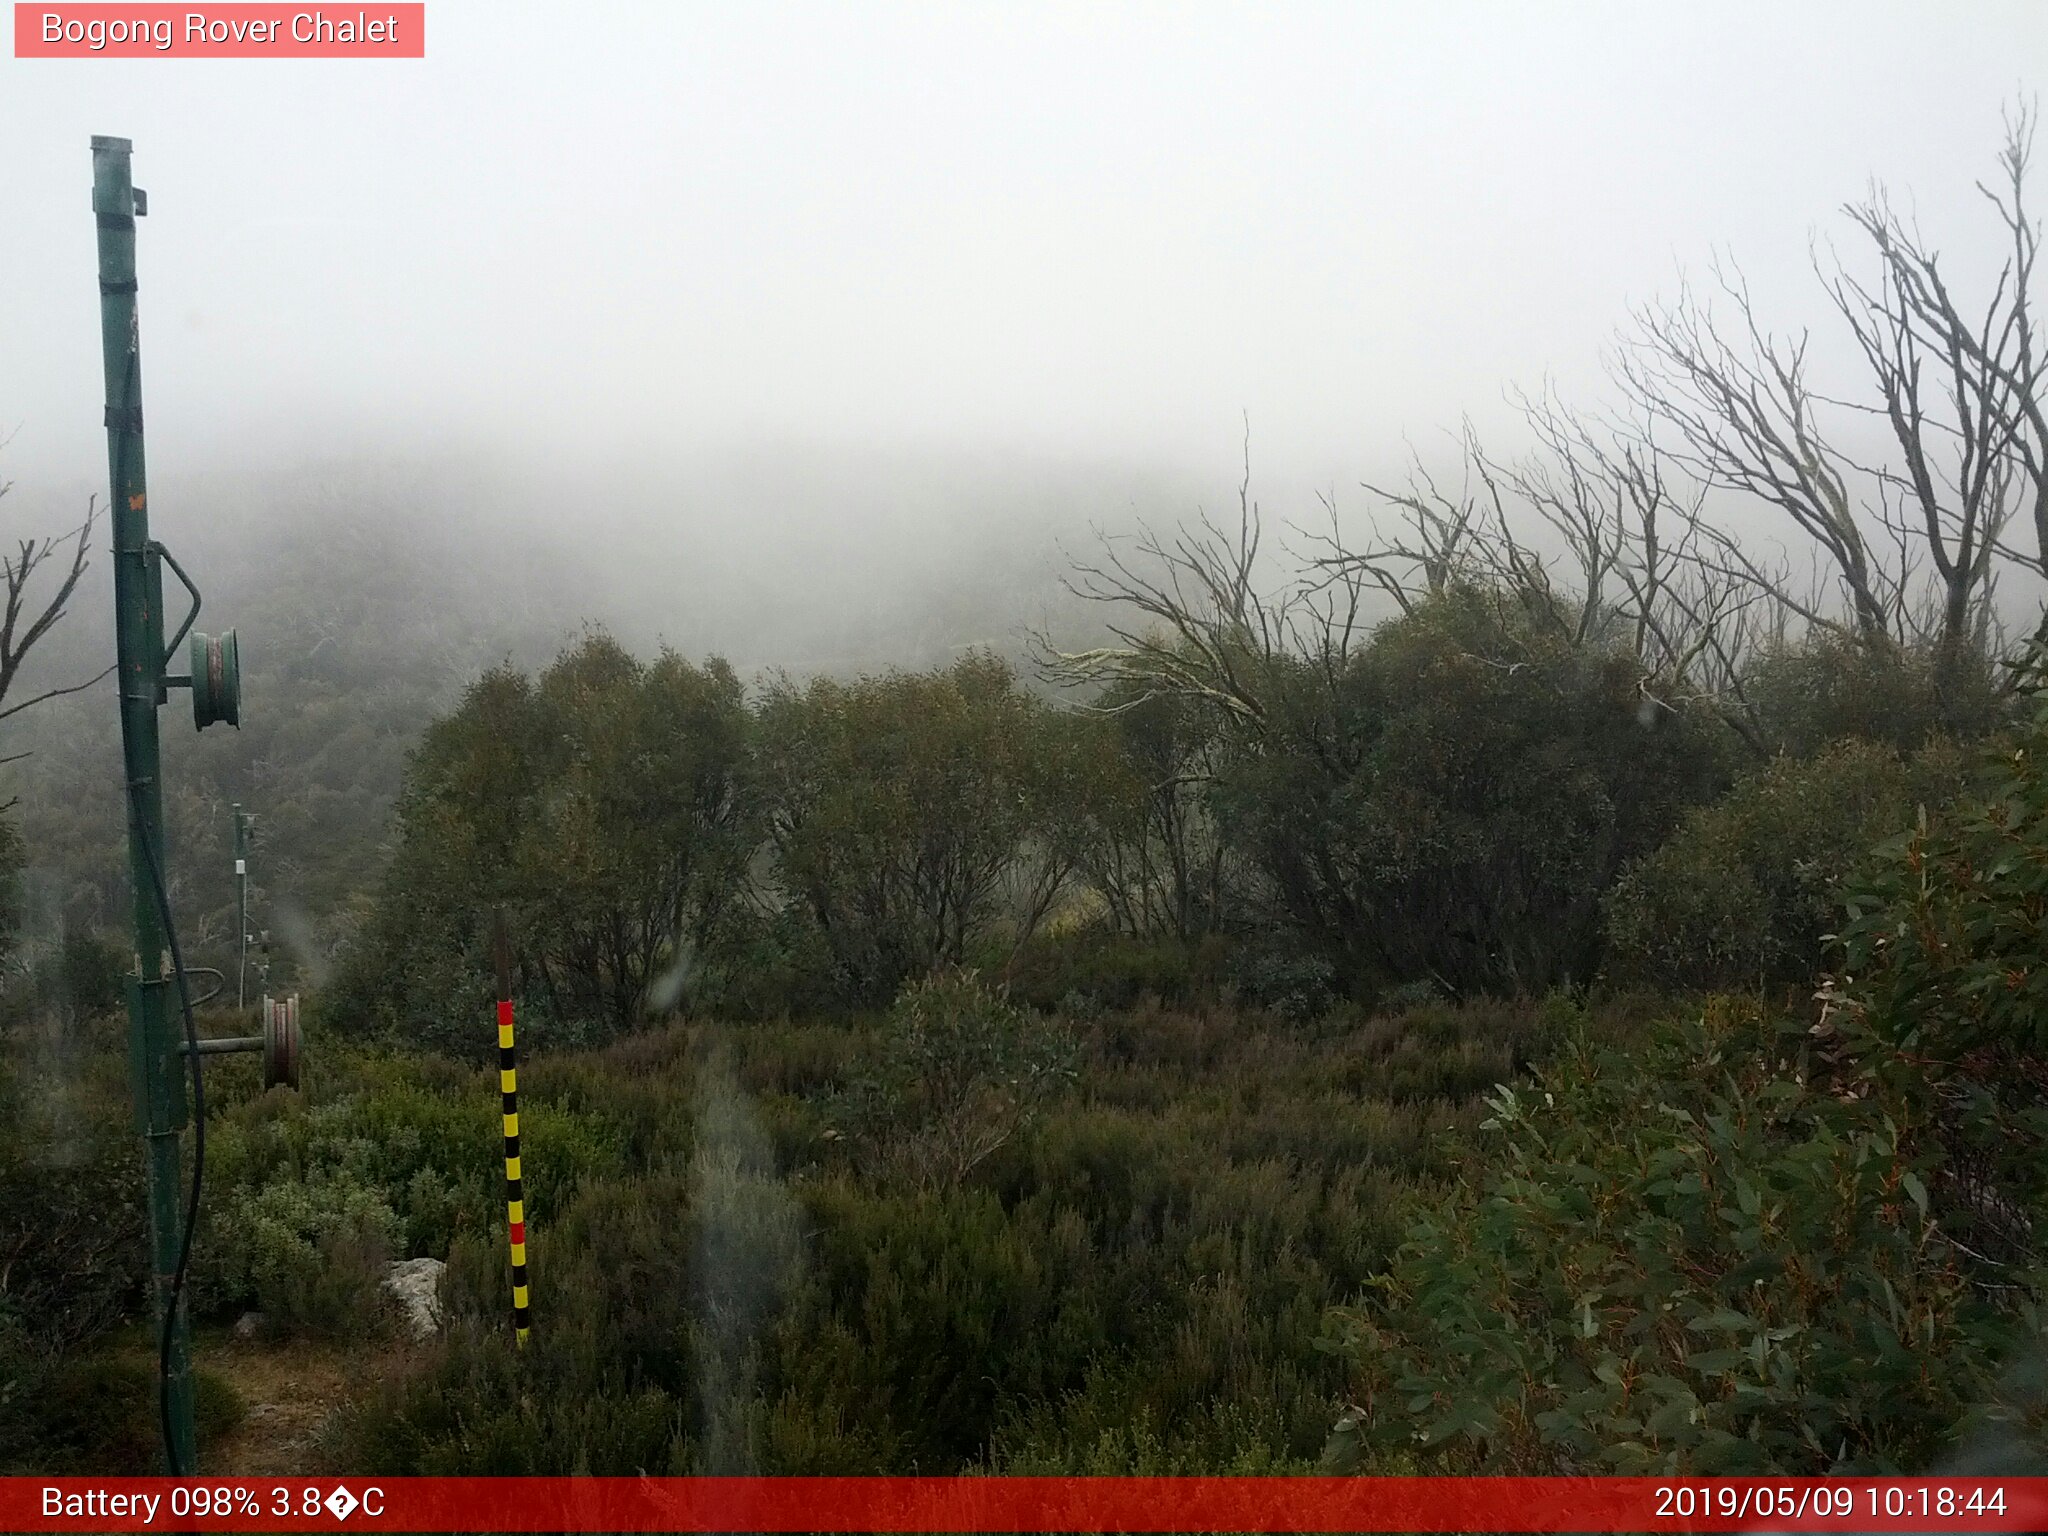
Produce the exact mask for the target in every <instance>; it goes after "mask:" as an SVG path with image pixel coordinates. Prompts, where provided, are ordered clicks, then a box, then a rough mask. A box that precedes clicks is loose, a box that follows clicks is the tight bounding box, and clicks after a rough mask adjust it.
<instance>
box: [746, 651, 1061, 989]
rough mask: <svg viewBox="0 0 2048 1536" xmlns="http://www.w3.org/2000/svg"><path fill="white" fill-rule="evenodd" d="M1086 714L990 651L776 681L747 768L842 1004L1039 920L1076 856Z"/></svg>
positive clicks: (1011, 936)
mask: <svg viewBox="0 0 2048 1536" xmlns="http://www.w3.org/2000/svg"><path fill="white" fill-rule="evenodd" d="M1085 726H1086V722H1082V721H1077V720H1074V719H1072V718H1071V717H1067V716H1062V715H1060V714H1058V713H1056V712H1055V711H1054V710H1053V709H1052V708H1051V707H1050V706H1048V705H1046V704H1045V703H1044V702H1043V701H1041V700H1039V699H1038V698H1036V697H1035V696H1033V695H1032V694H1030V693H1027V692H1026V691H1024V690H1023V689H1022V688H1021V687H1019V686H1018V683H1017V680H1016V677H1015V675H1014V674H1013V673H1012V672H1011V670H1010V668H1009V666H1008V665H1007V664H1006V663H1004V662H1002V661H1000V660H998V659H997V658H995V657H994V656H991V655H987V654H974V655H970V656H967V657H965V658H963V659H962V660H961V661H959V662H958V663H956V664H955V665H954V666H953V667H951V668H949V669H947V670H946V671H943V672H931V673H921V674H912V673H904V672H892V673H889V674H887V675H886V676H882V677H865V678H861V679H859V680H858V681H856V682H853V683H839V682H835V681H832V680H830V679H825V678H819V679H814V680H813V681H812V682H811V683H810V684H809V685H808V686H806V687H804V688H801V689H799V688H797V687H796V686H795V685H793V684H790V683H786V682H785V683H783V684H780V685H778V686H777V687H775V688H774V689H772V690H771V691H770V693H769V695H768V697H767V699H766V700H765V701H764V702H763V704H762V706H761V709H760V712H759V738H758V744H757V749H756V753H755V764H756V768H755V772H756V775H757V786H758V788H757V793H758V794H759V796H760V800H761V804H762V807H763V811H764V813H765V815H766V818H767V828H768V837H769V844H770V848H771V852H772V855H773V860H774V869H775V876H776V879H777V882H778V883H779V886H780V888H781V891H782V893H783V895H784V896H785V897H786V899H787V900H789V901H790V902H793V903H795V904H797V905H798V906H800V907H801V908H802V910H803V911H804V912H805V913H806V914H807V915H808V917H809V918H810V919H811V920H812V921H813V922H814V923H815V924H816V927H817V930H818V932H819V933H820V934H821V935H822V936H823V938H824V941H825V943H826V944H827V946H828V947H829V949H830V952H831V955H832V957H833V961H834V965H835V967H836V971H837V977H836V979H837V981H838V983H839V985H840V986H841V988H842V989H843V991H844V993H845V995H846V996H847V997H848V998H849V999H851V1000H854V1001H857V1002H867V1003H875V1002H880V1001H882V1000H885V999H887V998H888V997H890V996H892V995H893V994H894V993H895V991H896V988H897V987H898V986H899V985H900V984H901V983H902V981H903V980H904V979H905V978H907V977H909V976H912V975H915V974H918V973H920V972H923V971H929V970H932V969H934V968H936V967H939V966H945V965H959V964H962V963H963V962H965V961H967V960H968V959H970V958H971V957H972V956H974V955H975V954H977V953H978V952H979V951H981V950H982V949H983V948H984V947H986V946H988V945H989V944H991V943H997V942H1003V941H1007V944H1008V947H1011V948H1014V946H1015V944H1016V942H1018V941H1019V940H1021V939H1023V938H1026V937H1028V936H1029V935H1030V933H1031V932H1032V930H1033V929H1035V928H1036V927H1037V925H1038V924H1039V923H1040V922H1041V921H1042V920H1043V919H1044V917H1045V915H1046V913H1047V912H1048V911H1049V910H1050V909H1051V907H1052V904H1053V902H1054V900H1055V899H1056V898H1057V897H1058V895H1059V894H1060V891H1061V889H1062V888H1063V886H1064V885H1065V884H1066V882H1067V879H1068V876H1069V874H1070V873H1071V872H1072V870H1073V869H1074V867H1075V865H1076V863H1077V862H1078V860H1079V857H1080V831H1079V820H1078V814H1077V811H1076V807H1077V804H1078V803H1079V800H1080V789H1081V787H1082V786H1085V784H1086V783H1087V782H1088V781H1089V769H1090V765H1091V762H1092V761H1093V760H1092V759H1091V758H1090V757H1089V756H1087V755H1086V754H1085V753H1083V752H1079V751H1077V750H1076V747H1077V744H1078V742H1079V739H1080V737H1081V735H1082V734H1083V733H1084V731H1085Z"/></svg>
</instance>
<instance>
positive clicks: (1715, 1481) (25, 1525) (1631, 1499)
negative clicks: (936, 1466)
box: [0, 1477, 2048, 1532]
mask: <svg viewBox="0 0 2048 1536" xmlns="http://www.w3.org/2000/svg"><path fill="white" fill-rule="evenodd" d="M0 1529H4V1530H8V1531H181V1530H184V1531H194V1530H201V1529H204V1530H208V1531H351V1530H370V1531H377V1530H383V1531H473V1530H487V1531H690V1532H696V1531H733V1532H741V1531H745V1532H754V1531H879V1532H926V1531H931V1532H937V1531H955V1532H998V1531H1146V1532H1168V1531H1188V1532H1211V1531H1358V1532H1382V1531H1662V1530H1669V1531H1701V1532H1719V1531H1727V1532H1735V1531H1958V1532H1960V1531H2028V1530H2033V1531H2039V1530H2044V1529H2048V1478H1968V1477H1956V1478H1621V1477H1616V1478H1432V1477H1415V1478H1370V1477H1342V1478H1337V1477H1293V1478H1290V1477H1271V1478H1260V1477H1186V1478H1147V1477H969V1478H944V1477H931V1478H919V1477H873V1478H863V1477H822V1478H820V1477H701V1478H680V1477H654V1478H609V1477H584V1478H376V1477H346V1478H274V1477H244V1478H232V1477H230V1478H216V1479H204V1478H47V1479H37V1478H25V1477H24V1478H7V1479H0Z"/></svg>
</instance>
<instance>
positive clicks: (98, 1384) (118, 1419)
mask: <svg viewBox="0 0 2048 1536" xmlns="http://www.w3.org/2000/svg"><path fill="white" fill-rule="evenodd" d="M4 1349H5V1345H4V1344H0V1359H4V1358H6V1356H5V1354H4ZM0 1383H4V1385H0V1427H6V1428H8V1429H10V1430H12V1431H14V1433H10V1434H9V1435H8V1436H7V1437H5V1438H4V1439H0V1447H4V1448H0V1473H9V1474H14V1475H20V1474H23V1473H28V1472H38V1473H43V1474H46V1475H50V1474H54V1475H57V1476H65V1475H69V1476H74V1477H76V1476H81V1475H98V1476H107V1475H108V1474H113V1475H116V1476H130V1477H134V1476H141V1475H144V1474H150V1473H155V1472H158V1471H159V1470H160V1469H161V1466H162V1459H161V1458H162V1446H163V1439H162V1429H161V1427H160V1419H159V1415H158V1403H157V1378H156V1363H155V1361H154V1359H151V1358H148V1357H144V1356H139V1355H128V1354H113V1353H98V1354H93V1355H89V1356H86V1357H84V1358H81V1359H76V1360H70V1361H64V1362H49V1363H47V1364H46V1365H45V1366H44V1368H43V1370H42V1371H41V1373H40V1374H39V1375H37V1376H36V1377H34V1378H33V1379H32V1380H20V1379H16V1378H11V1377H7V1376H0ZM14 1388H21V1389H24V1390H25V1391H27V1392H31V1393H32V1394H33V1397H32V1405H33V1406H32V1411H31V1412H29V1413H27V1414H24V1415H23V1416H22V1420H21V1422H19V1423H17V1424H9V1423H8V1407H9V1392H10V1389H14ZM192 1399H193V1403H192V1408H193V1412H192V1417H193V1421H194V1426H195V1428H196V1430H197V1432H198V1435H199V1438H200V1441H201V1443H202V1444H204V1443H207V1442H209V1441H212V1440H214V1439H215V1438H216V1437H218V1436H221V1435H226V1434H229V1433H231V1432H232V1431H233V1430H234V1429H235V1428H236V1427H237V1426H238V1425H239V1424H240V1423H241V1422H242V1419H243V1416H244V1413H245V1409H244V1406H243V1403H242V1400H241V1398H240V1396H239V1395H238V1394H237V1393H236V1391H235V1389H234V1387H233V1386H232V1385H231V1384H229V1383H228V1382H227V1381H226V1380H224V1379H223V1378H221V1377H220V1376H218V1375H216V1374H215V1373H213V1372H212V1371H209V1370H204V1369H199V1370H195V1371H194V1372H193V1373H192Z"/></svg>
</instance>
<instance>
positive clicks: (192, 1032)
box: [128, 784, 206, 1477]
mask: <svg viewBox="0 0 2048 1536" xmlns="http://www.w3.org/2000/svg"><path fill="white" fill-rule="evenodd" d="M128 789H129V793H130V795H131V797H132V798H133V799H134V801H135V826H136V831H137V833H138V836H137V839H136V840H137V841H138V842H140V843H141V844H142V857H143V862H144V863H146V864H147V865H148V866H149V883H150V885H151V887H152V888H153V889H154V890H155V892H156V908H157V912H158V914H159V915H161V916H162V918H163V922H164V938H165V940H166V941H167V942H168V943H169V944H170V949H171V974H172V975H173V976H175V977H176V978H177V982H178V1002H179V1005H180V1007H181V1008H182V1009H183V1010H184V1014H185V1059H186V1060H187V1061H188V1062H190V1063H191V1068H192V1194H191V1197H190V1198H189V1199H188V1200H187V1201H186V1202H185V1230H184V1233H183V1235H182V1236H180V1237H179V1239H178V1267H177V1269H176V1270H174V1271H173V1272H172V1274H171V1294H170V1296H169V1298H168V1299H167V1300H166V1302H165V1304H164V1321H163V1331H162V1333H161V1334H160V1336H159V1337H158V1339H157V1354H156V1405H157V1416H158V1418H159V1419H160V1420H161V1423H162V1427H163V1433H164V1465H165V1466H167V1467H168V1468H169V1469H170V1473H171V1476H173V1477H185V1476H189V1475H191V1474H194V1473H196V1472H197V1471H198V1470H199V1469H198V1468H197V1467H180V1466H179V1465H178V1448H177V1442H176V1440H175V1439H174V1438H173V1437H172V1434H171V1332H172V1329H173V1327H174V1326H175V1324H176V1321H177V1316H178V1303H179V1301H180V1300H181V1299H182V1298H183V1296H184V1294H185V1269H186V1266H187V1265H188V1264H190V1263H191V1261H192V1232H193V1229H194V1228H195V1227H197V1226H198V1225H199V1190H200V1186H201V1183H202V1181H203V1180H204V1179H205V1177H206V1078H205V1074H204V1073H203V1072H202V1071H201V1070H200V1064H199V1026H198V1024H197V1023H196V1022H195V1021H194V1020H193V1017H192V991H191V988H190V987H188V986H187V985H186V983H185V957H184V956H183V955H182V954H181V953H180V952H179V950H178V926H177V924H176V922H174V921H173V920H172V917H171V897H170V893H169V892H168V891H166V890H165V889H164V872H163V870H162V869H161V868H160V867H159V866H158V864H157V861H156V849H155V848H153V847H151V846H150V837H149V824H148V822H147V821H146V820H145V819H144V818H143V814H142V786H141V785H140V784H130V785H129V786H128Z"/></svg>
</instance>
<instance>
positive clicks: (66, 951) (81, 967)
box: [57, 929, 129, 1014]
mask: <svg viewBox="0 0 2048 1536" xmlns="http://www.w3.org/2000/svg"><path fill="white" fill-rule="evenodd" d="M128 964H129V962H128V957H127V956H126V955H125V954H123V953H122V952H121V949H120V947H119V946H118V945H116V944H114V943H113V942H111V941H110V940H108V939H106V938H104V937H102V936H101V935H99V934H96V933H89V932H81V931H79V930H75V929H74V930H73V931H71V932H69V933H67V934H65V935H64V946H63V949H62V951H61V952H60V954H59V958H58V967H57V974H58V979H59V985H60V986H61V988H62V993H63V996H64V998H65V999H66V1000H67V1001H69V1003H70V1004H71V1006H72V1007H73V1008H74V1009H76V1010H78V1011H79V1012H80V1013H84V1014H96V1013H112V1012H114V1011H115V1010H116V1009H118V1008H121V1007H123V1006H124V1005H125V1003H126V1000H127V996H128V976H127V972H128Z"/></svg>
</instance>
